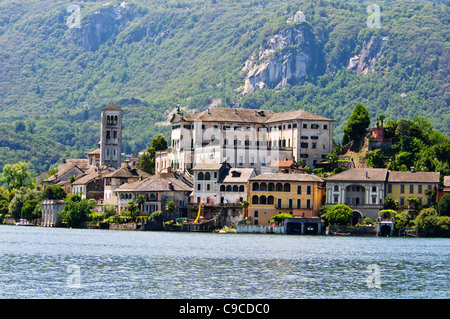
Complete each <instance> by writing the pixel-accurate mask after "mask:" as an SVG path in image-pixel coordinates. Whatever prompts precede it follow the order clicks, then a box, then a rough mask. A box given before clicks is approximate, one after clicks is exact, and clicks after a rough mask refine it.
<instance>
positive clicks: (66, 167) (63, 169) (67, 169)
mask: <svg viewBox="0 0 450 319" xmlns="http://www.w3.org/2000/svg"><path fill="white" fill-rule="evenodd" d="M57 170H58V171H57V172H56V173H55V174H53V175H51V176H49V177H47V178H46V179H44V180H43V182H42V186H43V187H46V186H48V185H53V184H58V183H60V182H63V181H68V180H69V178H70V177H72V176H75V177H77V176H80V175H83V174H84V173H85V171H86V169H82V168H80V167H79V166H78V165H77V164H75V163H66V162H65V160H63V163H62V164H61V165H59V166H58V167H57Z"/></svg>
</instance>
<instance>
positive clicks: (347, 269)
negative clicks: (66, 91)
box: [0, 225, 450, 299]
mask: <svg viewBox="0 0 450 319" xmlns="http://www.w3.org/2000/svg"><path fill="white" fill-rule="evenodd" d="M449 248H450V239H444V238H377V237H367V238H366V237H339V236H338V237H333V236H287V235H266V234H262V235H255V234H212V233H174V232H144V231H135V232H132V231H112V230H90V229H64V228H41V227H19V226H5V225H0V298H121V299H122V298H152V299H157V298H295V299H297V298H408V299H410V298H426V299H428V298H449V297H450V288H449V287H450V279H449V278H450V269H449V264H450V249H449ZM374 265H375V266H374ZM373 267H375V268H376V269H378V270H379V276H378V275H377V273H376V272H375V273H374V272H371V271H370V269H371V268H373ZM370 278H378V279H379V281H373V283H379V285H376V284H368V283H367V282H368V279H370ZM371 282H372V281H371Z"/></svg>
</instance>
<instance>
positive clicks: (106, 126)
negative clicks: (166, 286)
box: [100, 103, 122, 168]
mask: <svg viewBox="0 0 450 319" xmlns="http://www.w3.org/2000/svg"><path fill="white" fill-rule="evenodd" d="M121 153H122V109H120V108H119V107H118V106H117V105H115V104H114V103H111V104H109V105H108V106H107V107H105V108H104V109H103V110H102V117H101V132H100V165H101V166H106V165H111V166H113V167H115V168H119V167H120V163H121Z"/></svg>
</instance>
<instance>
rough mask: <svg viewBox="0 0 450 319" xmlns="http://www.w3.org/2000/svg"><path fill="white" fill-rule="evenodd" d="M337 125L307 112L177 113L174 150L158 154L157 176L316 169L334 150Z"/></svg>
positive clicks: (212, 110)
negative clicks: (220, 167)
mask: <svg viewBox="0 0 450 319" xmlns="http://www.w3.org/2000/svg"><path fill="white" fill-rule="evenodd" d="M333 122H334V120H332V119H329V118H326V117H324V116H320V115H317V114H314V113H311V112H308V111H305V110H297V111H290V112H284V113H275V112H273V111H266V110H254V109H232V108H210V109H207V110H205V111H203V112H201V113H198V114H183V113H181V112H178V113H176V114H174V115H173V116H172V118H171V120H170V124H171V125H172V134H171V140H170V149H168V150H165V151H160V152H157V154H156V159H155V170H156V172H159V171H161V169H164V168H167V167H169V166H170V167H172V168H174V169H176V170H179V171H182V172H183V171H191V170H192V169H193V168H194V167H195V165H196V164H197V163H201V162H205V161H208V162H214V163H221V162H222V161H223V159H226V161H227V163H228V164H230V166H231V167H232V168H254V169H255V172H256V173H257V174H260V173H263V172H267V170H265V166H266V165H267V164H268V163H271V162H274V161H293V162H297V161H299V160H302V161H303V162H304V163H305V164H306V165H307V166H309V167H314V165H315V163H316V162H320V161H322V160H323V159H325V158H326V156H327V154H328V153H330V152H331V151H332V149H333Z"/></svg>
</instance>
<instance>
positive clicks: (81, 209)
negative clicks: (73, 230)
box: [59, 194, 96, 227]
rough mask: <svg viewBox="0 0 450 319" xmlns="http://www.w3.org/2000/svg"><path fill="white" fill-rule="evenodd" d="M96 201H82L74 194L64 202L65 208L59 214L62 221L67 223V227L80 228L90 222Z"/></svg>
mask: <svg viewBox="0 0 450 319" xmlns="http://www.w3.org/2000/svg"><path fill="white" fill-rule="evenodd" d="M95 205H96V204H95V201H93V200H89V199H82V198H81V197H80V195H78V194H74V195H71V196H70V197H69V198H66V199H65V200H64V208H63V209H62V210H61V211H60V212H59V215H60V217H61V221H63V222H65V223H67V227H80V226H81V225H82V224H83V223H84V222H86V221H88V218H89V216H90V215H91V213H92V210H93V209H94V208H95Z"/></svg>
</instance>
